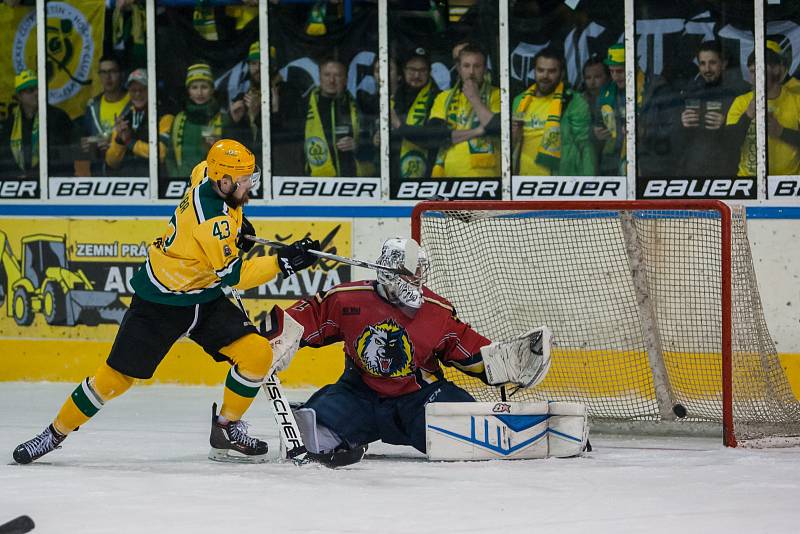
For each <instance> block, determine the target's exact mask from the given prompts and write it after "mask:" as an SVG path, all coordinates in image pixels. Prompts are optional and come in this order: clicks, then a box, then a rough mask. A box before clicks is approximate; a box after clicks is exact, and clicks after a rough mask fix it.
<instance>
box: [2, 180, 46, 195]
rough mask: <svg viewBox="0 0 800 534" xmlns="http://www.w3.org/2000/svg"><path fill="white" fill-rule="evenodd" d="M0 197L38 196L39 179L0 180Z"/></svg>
mask: <svg viewBox="0 0 800 534" xmlns="http://www.w3.org/2000/svg"><path fill="white" fill-rule="evenodd" d="M0 198H39V180H35V179H34V180H14V179H13V178H3V179H2V180H0Z"/></svg>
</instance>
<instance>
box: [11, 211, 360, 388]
mask: <svg viewBox="0 0 800 534" xmlns="http://www.w3.org/2000/svg"><path fill="white" fill-rule="evenodd" d="M164 224H165V222H164V220H163V219H162V218H158V219H113V220H112V219H83V218H74V219H64V218H41V219H21V218H0V251H1V253H2V258H0V259H1V261H0V340H2V343H3V346H4V347H5V348H6V349H7V350H4V351H3V352H4V353H5V354H0V360H2V361H3V363H2V366H0V367H2V368H3V369H2V372H0V375H1V376H2V377H3V378H4V379H6V380H30V379H43V380H58V379H72V377H71V376H66V375H64V376H61V375H59V374H58V372H59V371H58V369H60V368H61V367H52V364H53V362H54V361H58V358H60V359H61V360H62V361H63V362H64V365H63V368H65V369H66V368H69V369H76V368H81V367H82V366H83V362H84V361H85V362H86V367H87V370H89V369H91V368H92V366H94V365H95V364H96V360H97V359H98V358H104V357H105V355H106V354H107V353H108V350H109V349H110V348H111V344H112V343H113V341H114V337H115V335H116V332H117V329H118V326H119V323H120V322H121V321H122V318H123V316H124V315H125V311H126V310H127V309H128V305H129V304H130V300H131V297H132V296H133V289H132V288H131V287H130V279H131V277H132V276H133V274H134V273H135V272H136V270H137V269H139V267H140V266H141V265H142V263H143V261H144V259H145V258H146V256H147V246H148V245H149V243H151V242H152V241H153V239H154V238H156V237H158V236H159V235H160V233H162V232H163V231H164ZM253 224H254V225H255V227H256V230H257V233H258V234H259V235H261V236H263V237H266V238H268V239H270V240H273V241H287V242H291V241H294V240H296V239H299V238H302V237H304V236H306V235H312V236H313V237H314V238H315V239H319V240H320V241H321V243H322V247H323V250H325V251H326V252H330V253H333V254H340V255H344V256H349V255H350V254H351V250H352V249H351V241H350V240H351V232H352V230H351V223H350V222H349V221H347V222H345V221H269V222H262V221H257V220H256V221H253ZM273 253H274V251H273V250H272V249H271V248H270V247H269V246H265V245H260V244H259V245H256V246H254V247H253V249H251V250H250V251H249V252H248V253H247V254H248V255H263V254H273ZM350 277H351V273H350V267H349V266H347V265H343V264H338V263H334V262H331V261H327V260H320V262H319V263H318V264H317V265H315V266H313V267H312V268H311V269H307V270H304V271H302V272H300V273H298V274H297V275H296V276H293V277H291V278H288V279H284V278H283V277H282V276H280V275H279V276H278V277H276V278H275V279H273V280H271V281H269V282H267V283H266V284H263V285H262V286H259V287H257V288H254V289H251V290H249V291H247V292H244V293H243V297H244V298H245V302H246V306H247V308H248V312H249V313H250V316H251V317H252V318H253V319H255V320H259V319H260V317H261V315H262V314H265V313H266V312H267V310H269V309H271V308H272V306H273V305H274V304H281V305H283V306H286V305H288V304H289V303H291V302H293V301H295V300H297V299H298V298H301V297H304V296H308V295H313V294H315V293H317V292H319V291H325V290H327V289H329V288H331V287H333V286H334V285H336V284H339V283H342V282H347V281H349V280H350ZM176 349H177V352H178V353H181V354H183V353H184V352H185V353H187V354H189V353H191V351H195V350H196V349H195V347H194V344H192V343H178V345H176ZM182 351H183V352H182ZM67 361H69V362H70V364H69V365H67V364H66V363H67ZM48 367H49V369H48ZM190 378H191V377H190ZM181 380H183V378H182V377H181Z"/></svg>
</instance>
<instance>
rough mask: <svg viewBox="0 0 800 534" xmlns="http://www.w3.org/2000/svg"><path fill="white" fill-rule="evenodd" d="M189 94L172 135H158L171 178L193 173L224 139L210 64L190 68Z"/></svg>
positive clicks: (171, 127) (221, 118)
mask: <svg viewBox="0 0 800 534" xmlns="http://www.w3.org/2000/svg"><path fill="white" fill-rule="evenodd" d="M186 93H187V96H188V100H187V102H186V107H185V108H184V109H183V111H181V112H179V113H178V114H177V115H175V118H174V120H173V121H172V123H171V125H170V128H169V134H168V135H161V136H159V137H160V140H162V141H164V142H165V143H166V144H167V146H168V147H169V153H168V156H167V174H168V176H173V177H182V178H186V177H188V176H190V175H191V174H192V169H194V166H195V164H196V163H197V162H198V161H201V160H202V159H203V158H204V157H205V154H206V152H208V150H209V148H210V147H211V146H213V144H214V142H215V141H218V140H219V139H220V138H221V137H222V128H223V115H222V113H220V109H219V103H218V102H217V99H216V97H215V96H214V76H213V74H212V72H211V67H210V66H209V65H208V64H207V63H196V64H194V65H191V66H190V67H189V68H188V69H187V72H186ZM226 116H227V115H226ZM165 126H166V124H165ZM226 126H227V125H226ZM159 129H160V127H159Z"/></svg>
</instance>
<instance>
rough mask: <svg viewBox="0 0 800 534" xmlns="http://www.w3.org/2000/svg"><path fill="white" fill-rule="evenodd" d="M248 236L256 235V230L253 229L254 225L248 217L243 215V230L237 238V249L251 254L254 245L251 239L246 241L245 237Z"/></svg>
mask: <svg viewBox="0 0 800 534" xmlns="http://www.w3.org/2000/svg"><path fill="white" fill-rule="evenodd" d="M246 235H252V236H254V235H256V229H255V228H253V225H252V223H250V221H248V220H247V217H245V216H244V215H242V228H241V230H239V237H237V238H236V247H237V248H238V249H239V250H241V251H244V252H250V249H251V248H253V245H255V243H253V242H252V241H250V240H249V239H245V237H244V236H246Z"/></svg>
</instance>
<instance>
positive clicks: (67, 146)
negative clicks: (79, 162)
mask: <svg viewBox="0 0 800 534" xmlns="http://www.w3.org/2000/svg"><path fill="white" fill-rule="evenodd" d="M14 92H15V100H16V104H12V105H11V107H10V110H9V113H8V118H7V119H6V121H5V122H4V123H3V125H2V127H0V135H1V136H2V137H1V139H2V140H1V141H0V143H1V144H2V147H0V168H1V169H0V170H1V171H2V172H3V174H4V175H5V176H15V177H21V178H35V179H37V180H38V179H39V136H40V135H41V133H42V132H40V131H39V80H38V78H37V77H36V73H35V72H34V71H32V70H23V71H22V72H20V73H19V74H17V75H16V76H15V77H14ZM47 121H48V126H49V128H48V131H49V132H50V138H49V148H50V171H51V172H54V173H59V174H60V175H62V176H72V175H73V159H72V157H70V156H69V155H70V154H71V153H72V152H73V151H74V146H73V141H74V139H73V136H72V134H73V124H72V121H71V120H70V119H69V116H68V115H67V114H66V113H65V112H64V111H63V110H61V109H60V108H57V107H55V106H51V105H48V106H47Z"/></svg>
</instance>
